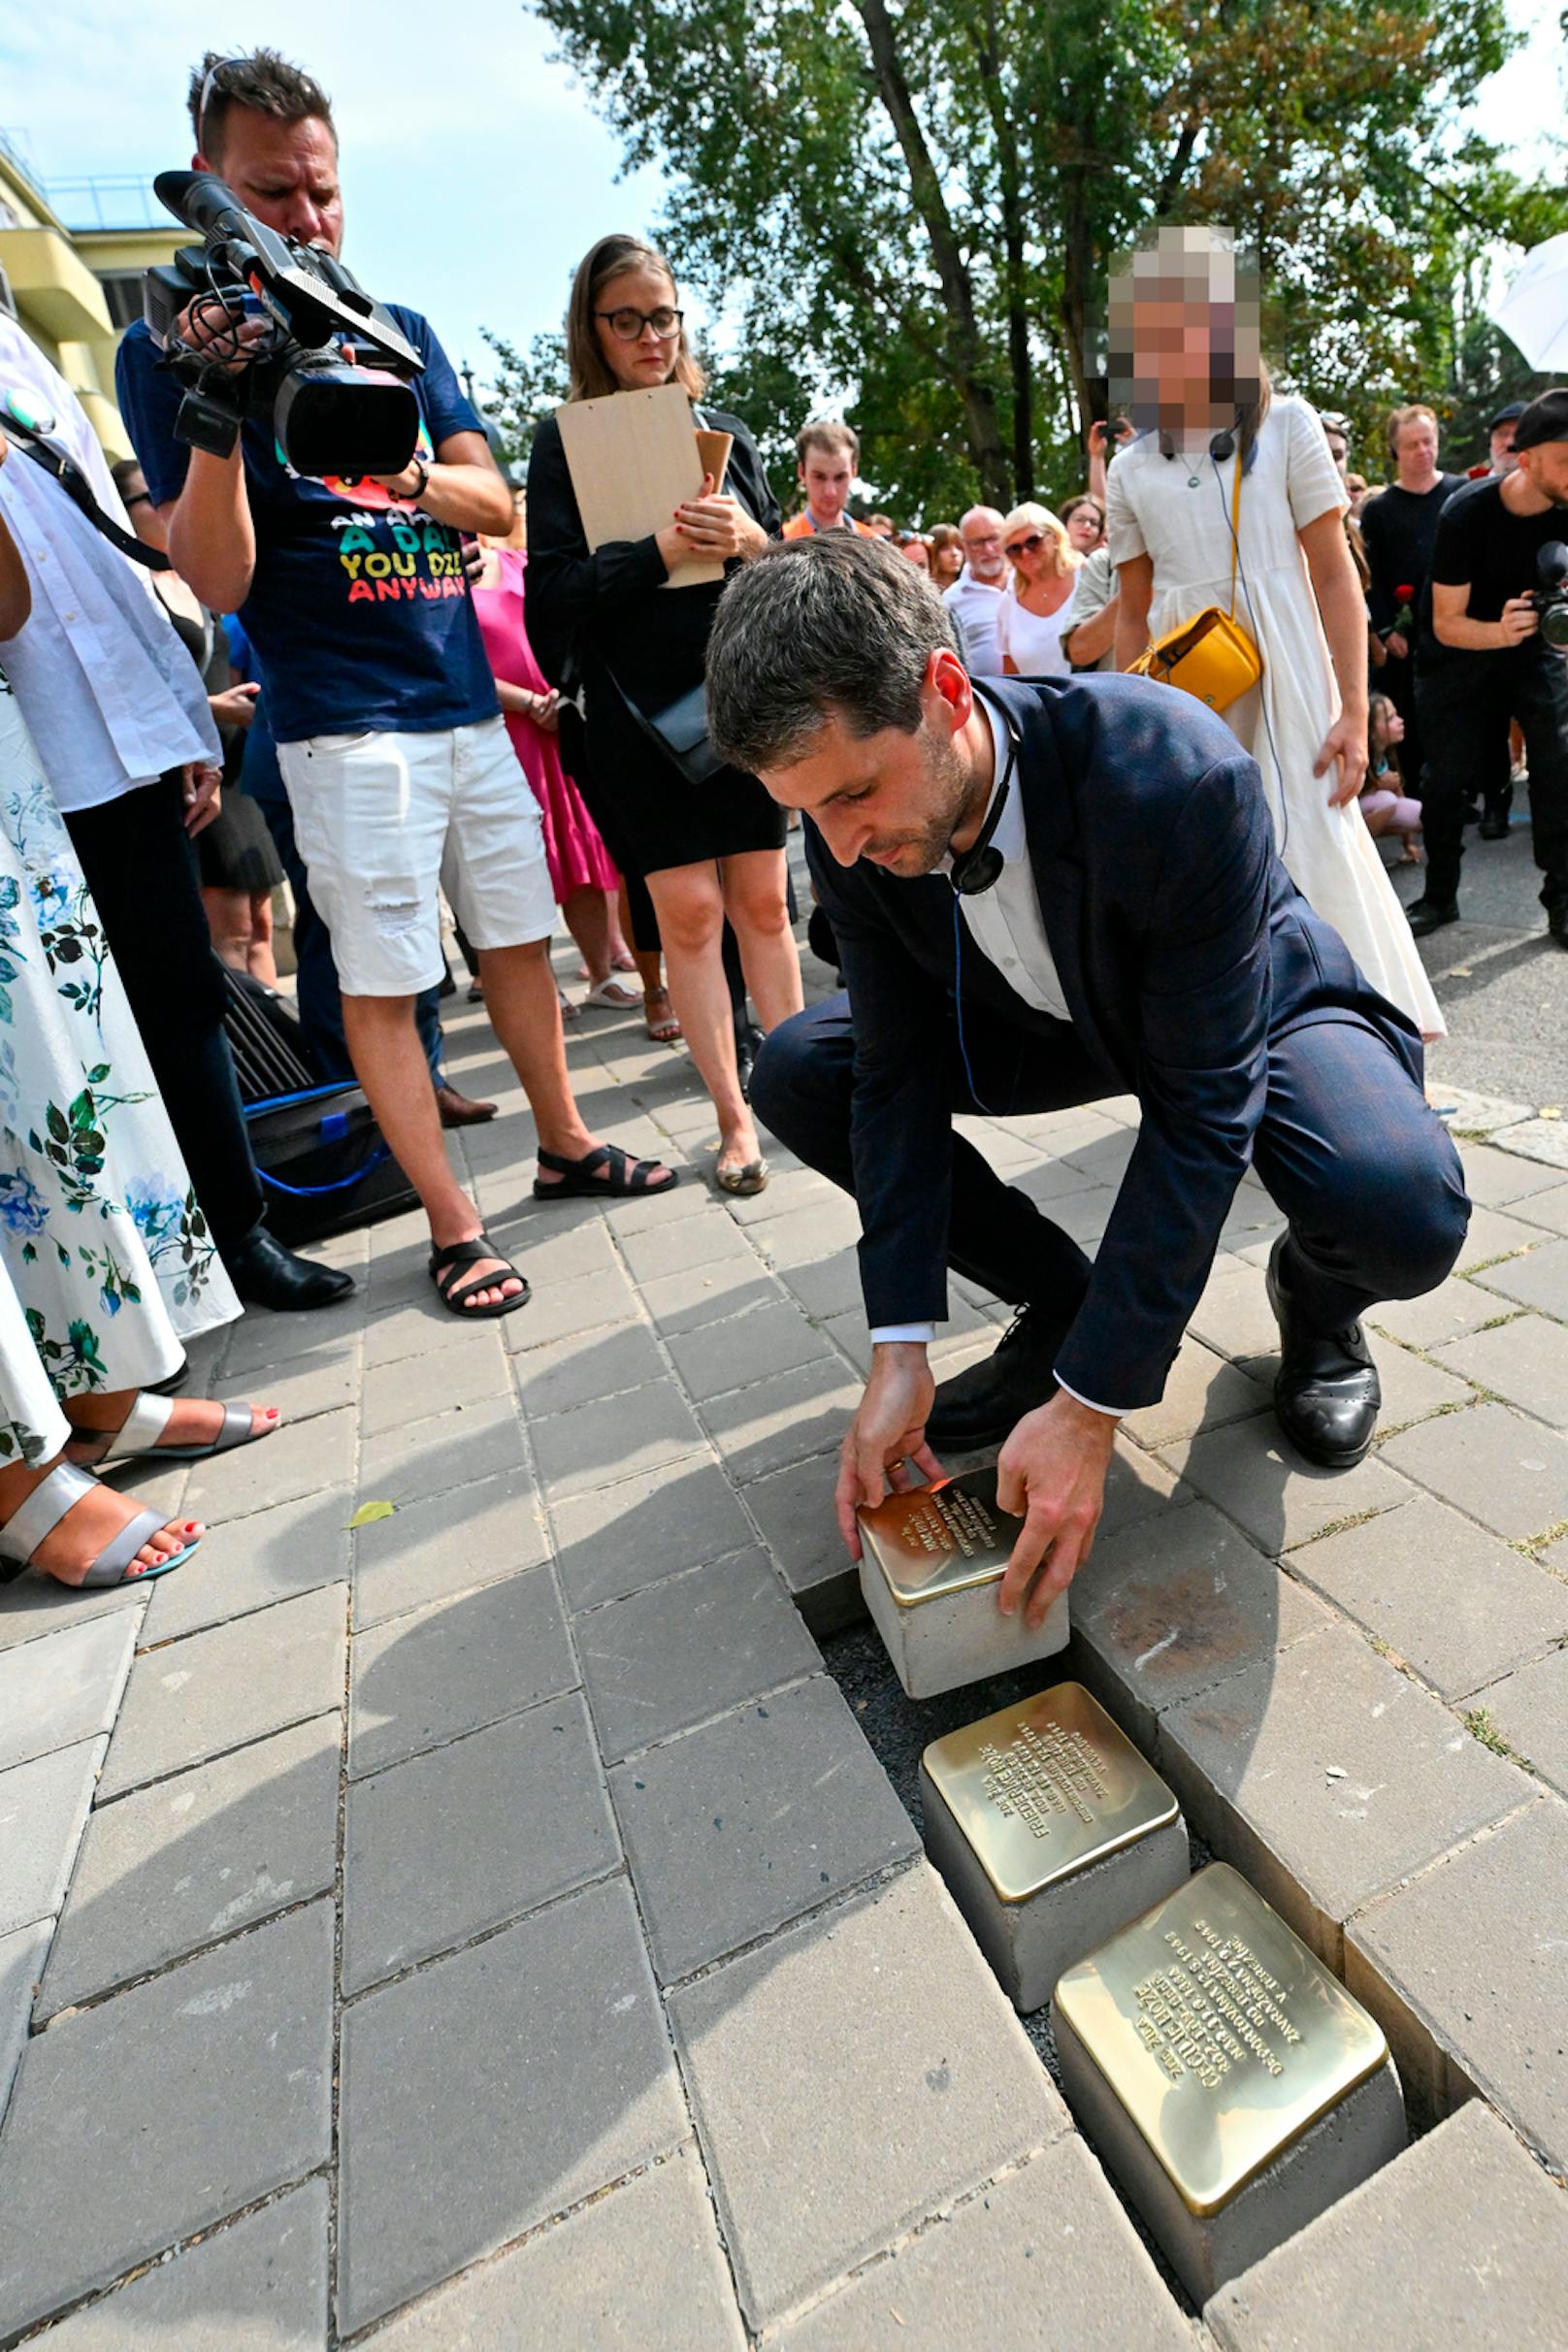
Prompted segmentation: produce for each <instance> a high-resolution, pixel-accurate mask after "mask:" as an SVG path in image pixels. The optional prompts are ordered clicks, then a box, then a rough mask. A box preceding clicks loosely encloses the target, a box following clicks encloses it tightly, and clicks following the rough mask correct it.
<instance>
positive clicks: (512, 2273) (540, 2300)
mask: <svg viewBox="0 0 1568 2352" xmlns="http://www.w3.org/2000/svg"><path fill="white" fill-rule="evenodd" d="M369 2341H370V2343H371V2344H373V2345H374V2346H375V2352H456V2347H458V2346H461V2347H462V2352H568V2348H569V2347H575V2346H577V2345H583V2346H587V2345H592V2347H593V2352H653V2347H655V2346H658V2347H659V2352H744V2347H745V2343H746V2336H745V2331H744V2329H743V2328H742V2327H741V2325H740V2314H739V2312H738V2311H737V2310H736V2308H735V2289H734V2288H733V2287H732V2285H731V2284H730V2273H729V2270H728V2269H727V2267H726V2265H725V2260H724V2256H723V2254H722V2252H721V2251H720V2248H719V2241H718V2236H717V2233H716V2232H715V2230H714V2226H713V2206H712V2204H711V2201H710V2200H709V2197H708V2194H707V2183H706V2180H705V2179H704V2177H703V2173H702V2163H701V2160H700V2159H699V2158H698V2157H697V2156H696V2154H695V2153H693V2152H692V2151H691V2150H690V2149H689V2148H688V2149H683V2150H682V2151H681V2152H680V2153H679V2154H678V2155H675V2156H671V2157H670V2158H669V2159H668V2161H667V2162H665V2163H663V2164H660V2165H656V2166H655V2167H654V2168H653V2169H652V2171H651V2172H639V2173H638V2174H637V2177H636V2178H635V2179H632V2180H627V2181H623V2182H622V2184H621V2185H620V2187H619V2188H617V2189H613V2190H611V2192H610V2194H609V2195H608V2196H607V2197H601V2198H598V2199H597V2200H596V2201H595V2202H594V2203H593V2204H592V2205H584V2206H583V2207H581V2208H580V2210H579V2211H577V2212H575V2213H569V2214H568V2215H567V2217H566V2219H565V2220H564V2221H558V2222H555V2223H552V2224H551V2226H550V2227H549V2228H548V2229H545V2230H541V2231H540V2232H539V2235H538V2236H537V2237H535V2238H527V2239H525V2240H524V2242H523V2244H522V2245H520V2246H518V2247H516V2248H515V2249H514V2250H513V2251H512V2252H511V2253H509V2254H503V2255H502V2256H501V2257H500V2259H499V2260H498V2261H496V2262H491V2263H485V2264H483V2265H482V2266H481V2267H480V2268H479V2269H478V2270H471V2271H470V2272H469V2274H468V2276H467V2277H466V2278H460V2279H458V2280H457V2281H456V2282H455V2284H453V2285H452V2286H450V2287H446V2288H443V2289H442V2290H441V2292H440V2293H439V2294H437V2295H434V2296H432V2297H431V2298H430V2300H429V2301H428V2302H426V2303H419V2304H418V2305H416V2306H415V2308H414V2309H413V2310H411V2311H409V2312H408V2313H406V2314H405V2316H404V2317H403V2318H401V2319H394V2320H392V2321H390V2322H389V2324H388V2325H387V2326H386V2327H384V2328H378V2329H377V2330H376V2334H375V2335H374V2336H371V2337H370V2338H369Z"/></svg>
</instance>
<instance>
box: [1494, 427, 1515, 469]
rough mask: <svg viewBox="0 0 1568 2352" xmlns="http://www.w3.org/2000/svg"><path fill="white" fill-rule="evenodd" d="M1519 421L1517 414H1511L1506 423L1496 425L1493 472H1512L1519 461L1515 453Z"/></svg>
mask: <svg viewBox="0 0 1568 2352" xmlns="http://www.w3.org/2000/svg"><path fill="white" fill-rule="evenodd" d="M1518 422H1519V419H1518V417H1517V416H1511V417H1510V418H1509V420H1508V422H1507V424H1506V425H1497V426H1494V428H1493V430H1492V436H1491V470H1492V472H1493V474H1512V473H1513V471H1514V468H1515V466H1516V464H1517V463H1518V460H1517V459H1516V458H1515V455H1514V428H1515V426H1516V425H1517V424H1518Z"/></svg>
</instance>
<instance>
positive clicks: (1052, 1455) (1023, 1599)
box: [996, 1388, 1116, 1633]
mask: <svg viewBox="0 0 1568 2352" xmlns="http://www.w3.org/2000/svg"><path fill="white" fill-rule="evenodd" d="M1115 1435H1116V1422H1115V1421H1114V1420H1113V1419H1112V1417H1111V1416H1110V1414H1108V1413H1095V1412H1094V1411H1093V1410H1092V1408H1091V1407H1090V1406H1088V1405H1081V1404H1080V1403H1079V1402H1078V1399H1077V1398H1076V1397H1075V1396H1069V1395H1068V1394H1067V1392H1066V1390H1065V1389H1064V1388H1061V1389H1058V1391H1057V1393H1056V1395H1055V1396H1053V1397H1052V1399H1051V1401H1050V1403H1049V1404H1048V1405H1040V1406H1038V1407H1037V1408H1036V1409H1035V1411H1034V1412H1032V1413H1026V1414H1025V1416H1024V1418H1023V1420H1022V1421H1020V1422H1019V1424H1018V1426H1017V1428H1016V1429H1015V1430H1014V1431H1013V1434H1012V1436H1011V1437H1010V1438H1009V1439H1008V1440H1007V1443H1006V1445H1005V1446H1003V1448H1002V1450H1001V1453H1000V1454H999V1455H998V1457H997V1461H996V1500H997V1502H998V1503H999V1504H1000V1506H1001V1508H1002V1509H1003V1511H1010V1512H1012V1513H1013V1514H1014V1515H1015V1516H1016V1517H1018V1518H1021V1519H1023V1521H1024V1532H1023V1534H1022V1535H1021V1536H1020V1537H1019V1539H1018V1541H1017V1543H1016V1544H1015V1545H1014V1546H1013V1556H1012V1558H1011V1559H1010V1560H1009V1561H1008V1563H1007V1573H1006V1574H1005V1576H1004V1577H1003V1578H1002V1580H1001V1588H1000V1590H999V1591H998V1593H997V1595H996V1605H997V1607H998V1608H999V1609H1000V1610H1001V1613H1002V1615H1003V1616H1004V1617H1011V1616H1012V1615H1013V1614H1014V1613H1015V1611H1016V1610H1018V1609H1019V1608H1020V1607H1022V1608H1023V1611H1024V1622H1025V1624H1026V1625H1027V1626H1028V1627H1029V1631H1030V1632H1031V1633H1037V1632H1038V1631H1039V1629H1040V1627H1041V1626H1042V1625H1043V1624H1044V1622H1045V1613H1046V1611H1047V1610H1048V1609H1049V1608H1050V1606H1051V1604H1052V1602H1053V1601H1054V1600H1055V1599H1056V1597H1057V1595H1058V1593H1059V1592H1065V1590H1066V1588H1067V1586H1068V1585H1069V1584H1071V1583H1072V1580H1073V1577H1074V1576H1075V1575H1076V1573H1077V1571H1078V1570H1079V1568H1081V1567H1082V1565H1083V1563H1084V1561H1085V1560H1087V1559H1088V1557H1089V1555H1090V1552H1092V1551H1093V1550H1094V1529H1095V1528H1096V1527H1097V1526H1098V1525H1099V1515H1100V1512H1101V1511H1102V1509H1103V1508H1104V1502H1105V1472H1106V1469H1107V1467H1108V1465H1109V1462H1110V1458H1111V1442H1112V1440H1113V1438H1114V1437H1115ZM1042 1562H1043V1563H1044V1564H1043V1566H1042Z"/></svg>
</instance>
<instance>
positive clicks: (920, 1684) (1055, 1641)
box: [861, 1557, 1070, 1699]
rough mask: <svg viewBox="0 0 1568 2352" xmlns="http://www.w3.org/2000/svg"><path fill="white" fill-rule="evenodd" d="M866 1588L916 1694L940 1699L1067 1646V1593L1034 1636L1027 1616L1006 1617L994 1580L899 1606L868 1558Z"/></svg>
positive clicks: (908, 1687) (898, 1667) (897, 1664)
mask: <svg viewBox="0 0 1568 2352" xmlns="http://www.w3.org/2000/svg"><path fill="white" fill-rule="evenodd" d="M861 1592H862V1594H863V1596H864V1598H865V1601H866V1608H867V1609H868V1610H869V1611H870V1613H871V1616H872V1617H873V1619H874V1620H875V1623H876V1629H877V1631H878V1633H880V1635H881V1636H882V1641H883V1645H884V1647H885V1648H886V1650H887V1653H888V1655H889V1657H890V1658H891V1659H892V1660H893V1667H894V1672H895V1673H896V1674H897V1675H898V1680H899V1682H901V1683H902V1684H903V1686H904V1690H905V1691H906V1693H907V1694H908V1696H909V1697H910V1698H912V1699H934V1698H937V1697H939V1696H940V1694H941V1693H942V1692H943V1691H944V1690H959V1689H962V1688H963V1686H964V1683H965V1682H984V1681H986V1679H987V1678H988V1677H989V1676H991V1675H994V1674H1010V1673H1011V1672H1012V1671H1013V1669H1014V1668H1015V1667H1018V1666H1031V1665H1033V1664H1034V1663H1035V1661H1036V1660H1037V1659H1039V1658H1052V1657H1055V1656H1056V1654H1057V1652H1058V1650H1065V1649H1066V1647H1067V1638H1068V1634H1069V1631H1070V1627H1069V1625H1068V1621H1067V1595H1066V1594H1065V1593H1063V1594H1062V1597H1061V1599H1060V1600H1058V1601H1056V1602H1055V1603H1053V1605H1052V1607H1051V1609H1050V1611H1049V1613H1048V1614H1047V1617H1046V1620H1045V1623H1044V1624H1043V1625H1042V1626H1041V1627H1040V1630H1039V1632H1038V1633H1030V1632H1029V1628H1028V1626H1027V1625H1026V1624H1025V1622H1024V1619H1023V1617H1022V1616H1021V1615H1020V1616H1018V1617H1003V1616H1002V1614H1001V1611H1000V1610H999V1609H998V1608H997V1607H996V1584H974V1585H970V1586H969V1587H968V1588H967V1589H966V1590H961V1591H957V1592H944V1593H933V1594H932V1595H931V1599H930V1600H927V1601H921V1602H920V1603H919V1604H918V1606H917V1607H915V1608H912V1609H910V1608H900V1607H899V1605H898V1602H897V1601H896V1600H895V1599H894V1597H893V1595H892V1593H891V1592H890V1591H889V1590H888V1585H887V1580H886V1578H885V1577H884V1576H882V1574H881V1573H880V1571H879V1570H878V1568H877V1566H876V1564H875V1562H874V1561H873V1560H872V1559H870V1558H869V1557H867V1558H865V1559H863V1560H862V1561H861Z"/></svg>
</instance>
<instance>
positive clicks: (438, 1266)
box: [430, 1233, 533, 1323]
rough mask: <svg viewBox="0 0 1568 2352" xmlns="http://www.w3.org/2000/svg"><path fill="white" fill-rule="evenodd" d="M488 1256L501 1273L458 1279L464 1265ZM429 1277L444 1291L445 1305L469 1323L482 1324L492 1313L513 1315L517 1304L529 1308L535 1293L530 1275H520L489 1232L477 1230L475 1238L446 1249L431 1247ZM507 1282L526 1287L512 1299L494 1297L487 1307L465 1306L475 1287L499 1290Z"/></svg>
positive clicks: (442, 1294) (476, 1288) (442, 1300)
mask: <svg viewBox="0 0 1568 2352" xmlns="http://www.w3.org/2000/svg"><path fill="white" fill-rule="evenodd" d="M481 1258H495V1259H496V1260H497V1262H498V1265H499V1268H500V1270H499V1272H497V1273H494V1274H481V1275H476V1276H475V1277H474V1280H473V1281H472V1282H459V1281H458V1279H457V1277H458V1275H459V1274H460V1273H461V1272H462V1270H463V1268H464V1267H465V1266H476V1265H477V1264H478V1263H479V1261H480V1260H481ZM430 1279H431V1281H432V1282H433V1283H434V1284H435V1286H436V1288H437V1290H439V1291H440V1292H441V1304H442V1306H443V1307H449V1308H450V1310H451V1312H452V1313H453V1314H454V1315H461V1316H462V1317H463V1319H464V1321H465V1322H468V1323H482V1322H483V1321H484V1319H485V1317H486V1316H489V1315H510V1314H512V1313H513V1312H514V1311H515V1310H516V1309H517V1308H518V1307H526V1306H527V1304H528V1302H529V1300H530V1298H531V1297H532V1296H533V1291H532V1290H531V1289H530V1288H529V1283H528V1277H527V1276H526V1275H524V1274H519V1273H518V1271H517V1268H516V1267H515V1266H514V1265H511V1264H509V1263H508V1262H507V1260H506V1258H504V1257H503V1256H502V1254H501V1252H500V1251H499V1250H498V1249H497V1248H496V1245H495V1243H494V1242H493V1241H492V1240H491V1238H490V1236H489V1234H488V1233H475V1235H474V1239H473V1240H472V1241H452V1242H448V1243H447V1245H446V1247H445V1249H444V1250H437V1249H432V1251H431V1253H430ZM504 1282H520V1283H521V1284H522V1286H523V1287H522V1289H521V1290H514V1291H513V1292H512V1294H511V1296H510V1297H509V1298H495V1299H492V1300H491V1302H490V1304H489V1305H488V1306H487V1307H466V1306H465V1305H464V1304H463V1301H464V1300H465V1299H466V1298H472V1297H473V1295H474V1292H475V1291H476V1290H499V1289H500V1287H501V1285H502V1284H503V1283H504Z"/></svg>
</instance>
